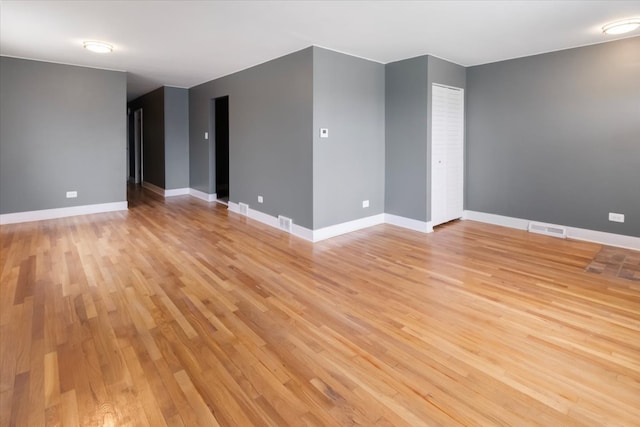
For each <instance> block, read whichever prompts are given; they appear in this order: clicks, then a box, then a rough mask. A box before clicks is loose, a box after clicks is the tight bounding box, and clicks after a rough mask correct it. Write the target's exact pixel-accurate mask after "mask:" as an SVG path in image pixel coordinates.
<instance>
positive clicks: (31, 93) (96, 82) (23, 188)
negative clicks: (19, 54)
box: [0, 57, 127, 214]
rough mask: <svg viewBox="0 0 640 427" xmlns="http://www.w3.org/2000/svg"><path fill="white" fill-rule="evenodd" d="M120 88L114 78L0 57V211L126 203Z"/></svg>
mask: <svg viewBox="0 0 640 427" xmlns="http://www.w3.org/2000/svg"><path fill="white" fill-rule="evenodd" d="M126 89H127V81H126V74H125V73H122V72H116V71H106V70H97V69H92V68H83V67H75V66H70V65H61V64H52V63H47V62H39V61H31V60H25V59H16V58H8V57H2V58H0V213H2V214H6V213H14V212H27V211H34V210H41V209H52V208H63V207H71V206H82V205H91V204H99V203H111V202H124V201H126V200H127V196H126V173H127V169H126V123H127V122H126ZM67 191H77V192H78V197H77V198H75V199H67V198H66V192H67Z"/></svg>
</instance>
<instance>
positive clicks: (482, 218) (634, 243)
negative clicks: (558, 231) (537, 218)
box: [462, 211, 640, 251]
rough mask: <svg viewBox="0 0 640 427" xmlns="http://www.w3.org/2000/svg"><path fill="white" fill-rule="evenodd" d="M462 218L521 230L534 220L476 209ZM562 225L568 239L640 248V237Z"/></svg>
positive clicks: (467, 212) (634, 248) (465, 213)
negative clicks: (477, 210)
mask: <svg viewBox="0 0 640 427" xmlns="http://www.w3.org/2000/svg"><path fill="white" fill-rule="evenodd" d="M462 219H465V220H467V219H468V220H472V221H478V222H485V223H487V224H494V225H501V226H503V227H509V228H517V229H519V230H526V229H527V228H528V226H529V222H531V221H534V220H528V219H522V218H513V217H508V216H503V215H496V214H490V213H485V212H476V211H464V214H463V216H462ZM559 225H560V224H559ZM560 226H561V227H565V228H566V229H567V239H574V240H583V241H586V242H592V243H599V244H601V245H609V246H617V247H620V248H626V249H633V250H636V251H638V250H640V237H634V236H625V235H623V234H615V233H607V232H604V231H597V230H588V229H585V228H577V227H569V226H566V225H560Z"/></svg>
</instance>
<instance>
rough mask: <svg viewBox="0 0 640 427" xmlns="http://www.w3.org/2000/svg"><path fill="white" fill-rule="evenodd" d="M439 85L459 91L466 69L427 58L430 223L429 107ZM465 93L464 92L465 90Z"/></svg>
mask: <svg viewBox="0 0 640 427" xmlns="http://www.w3.org/2000/svg"><path fill="white" fill-rule="evenodd" d="M434 83H436V84H441V85H445V86H452V87H457V88H461V89H466V87H467V69H466V68H465V67H463V66H461V65H458V64H454V63H453V62H449V61H445V60H444V59H440V58H436V57H435V56H429V57H428V67H427V91H428V95H427V96H428V99H429V114H428V115H427V170H428V173H427V212H428V215H427V217H428V221H431V111H432V110H431V106H432V105H433V104H432V98H433V93H432V92H433V84H434ZM465 92H466V90H465Z"/></svg>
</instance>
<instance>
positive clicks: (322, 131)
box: [320, 128, 329, 138]
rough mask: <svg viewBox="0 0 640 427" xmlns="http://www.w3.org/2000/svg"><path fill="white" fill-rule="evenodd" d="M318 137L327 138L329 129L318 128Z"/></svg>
mask: <svg viewBox="0 0 640 427" xmlns="http://www.w3.org/2000/svg"><path fill="white" fill-rule="evenodd" d="M320 138H329V129H327V128H320Z"/></svg>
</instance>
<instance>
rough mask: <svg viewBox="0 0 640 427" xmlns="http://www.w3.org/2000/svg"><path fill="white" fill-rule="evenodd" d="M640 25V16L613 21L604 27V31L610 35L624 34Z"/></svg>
mask: <svg viewBox="0 0 640 427" xmlns="http://www.w3.org/2000/svg"><path fill="white" fill-rule="evenodd" d="M638 27H640V18H629V19H623V20H621V21H616V22H611V23H609V24H607V25H605V26H604V27H602V32H603V33H605V34H609V35H615V34H624V33H628V32H630V31H633V30H635V29H636V28H638Z"/></svg>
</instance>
